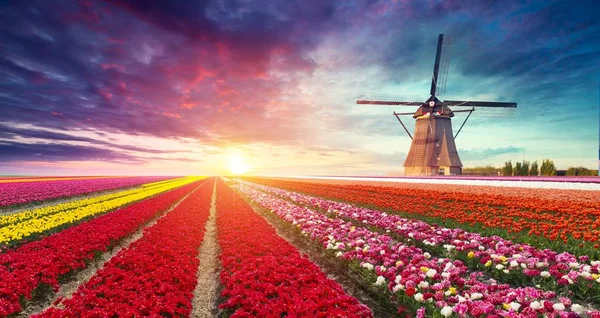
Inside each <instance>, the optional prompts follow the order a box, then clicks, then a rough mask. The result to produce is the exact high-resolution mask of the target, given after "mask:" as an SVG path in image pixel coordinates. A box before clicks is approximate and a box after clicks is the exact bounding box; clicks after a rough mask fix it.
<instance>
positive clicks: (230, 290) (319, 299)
mask: <svg viewBox="0 0 600 318" xmlns="http://www.w3.org/2000/svg"><path fill="white" fill-rule="evenodd" d="M217 227H218V229H219V230H218V242H219V245H220V247H221V255H220V261H221V268H222V269H221V274H220V278H221V284H222V285H223V292H222V294H221V295H222V296H223V297H224V298H225V299H226V300H225V301H224V302H223V303H221V304H220V306H219V308H220V309H223V310H226V311H228V312H230V313H231V316H230V317H283V316H286V317H333V316H338V317H339V316H344V317H371V316H372V314H371V312H370V310H369V308H368V307H366V306H364V305H361V304H360V303H359V302H358V301H357V300H356V299H355V298H353V297H351V296H349V295H347V294H346V293H345V292H344V291H343V289H342V288H341V286H340V285H339V284H337V283H336V282H334V281H332V280H330V279H328V278H327V275H325V274H324V273H323V272H322V271H321V270H320V269H319V268H318V267H317V266H316V265H315V264H314V263H312V262H311V261H310V260H308V259H307V258H306V257H303V256H301V255H300V253H299V252H298V250H296V249H295V248H294V247H293V246H292V245H290V244H289V243H287V242H286V241H284V240H283V239H282V238H280V237H279V236H278V235H277V233H276V232H275V229H273V228H272V227H271V226H270V225H269V224H268V223H267V222H266V221H265V220H264V219H262V218H261V217H259V216H258V215H257V214H255V212H254V211H253V210H252V208H251V207H250V206H249V205H248V204H247V203H246V202H244V200H242V199H241V198H240V197H239V196H237V194H235V193H234V192H233V191H232V190H231V189H230V188H229V187H227V186H226V185H225V184H224V183H223V181H218V183H217Z"/></svg>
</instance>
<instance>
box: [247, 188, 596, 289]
mask: <svg viewBox="0 0 600 318" xmlns="http://www.w3.org/2000/svg"><path fill="white" fill-rule="evenodd" d="M245 184H246V185H249V186H252V187H255V188H257V189H259V190H261V191H265V192H268V193H272V194H275V195H277V196H280V197H282V198H285V199H288V200H292V201H294V202H297V203H300V204H304V205H308V206H311V207H316V208H319V209H321V210H323V211H326V212H327V213H331V214H333V215H335V216H339V217H341V218H344V219H346V220H350V221H351V222H355V223H356V224H361V225H362V224H365V225H368V226H373V227H376V228H380V229H382V230H386V231H388V232H389V233H394V234H396V237H397V238H400V239H401V240H402V241H403V242H405V243H407V244H409V245H417V246H419V247H421V248H422V249H424V250H427V251H429V252H432V253H440V254H441V253H444V254H446V255H448V256H450V257H452V256H453V257H456V256H459V257H460V258H461V259H462V260H463V261H465V262H466V264H467V265H469V266H470V267H472V268H475V269H480V270H485V271H487V272H488V273H489V274H491V275H492V276H493V277H495V278H497V279H499V280H501V281H504V282H507V283H513V284H516V285H525V284H528V285H531V286H534V285H537V286H538V287H541V288H543V289H550V290H555V289H559V288H557V287H560V286H564V287H565V288H564V289H565V291H569V290H570V291H571V292H573V293H575V294H577V295H578V296H580V297H582V298H587V297H589V296H594V295H598V294H600V261H597V260H596V261H590V260H589V257H585V256H581V257H579V258H577V257H575V256H574V255H571V254H569V253H560V254H559V253H556V252H554V251H552V250H549V249H544V250H540V249H537V248H535V247H533V246H531V245H528V244H516V243H513V242H511V241H509V240H506V239H503V238H501V237H498V236H492V237H484V236H481V235H480V234H478V233H472V232H467V231H465V230H462V229H448V228H445V227H442V226H439V225H431V224H428V223H425V222H423V221H419V220H409V219H405V218H402V217H400V216H398V215H394V214H387V213H385V212H381V211H376V210H372V209H367V208H361V207H356V206H354V205H351V204H348V203H342V202H336V201H331V200H325V199H321V198H317V197H313V196H308V195H303V194H300V193H294V192H290V191H287V190H283V189H278V188H273V187H268V186H262V185H258V184H252V183H248V182H245ZM557 285H558V286H557ZM565 294H566V293H565ZM598 301H600V300H598Z"/></svg>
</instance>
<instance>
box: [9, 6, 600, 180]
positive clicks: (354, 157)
mask: <svg viewBox="0 0 600 318" xmlns="http://www.w3.org/2000/svg"><path fill="white" fill-rule="evenodd" d="M599 18H600V3H599V2H597V1H594V0H589V1H585V0H581V1H572V0H568V1H562V0H561V1H511V0H506V1H479V0H477V1H476V0H471V1H468V0H467V1H459V0H450V1H438V0H418V1H408V0H390V1H363V0H352V1H326V0H281V1H277V0H273V1H251V0H239V1H231V0H220V1H187V0H185V1H161V0H145V1H101V0H91V1H60V0H56V1H50V0H46V1H6V0H0V175H3V174H32V175H201V174H209V175H214V174H224V173H227V170H226V165H227V162H228V160H229V161H231V158H232V157H234V158H243V161H244V162H245V163H246V164H247V165H249V166H251V171H250V172H249V173H251V174H257V175H397V174H401V173H402V171H403V169H402V163H403V162H404V159H405V158H406V153H407V152H408V149H409V147H410V142H411V140H410V138H409V137H408V136H407V135H406V133H405V132H404V130H403V129H402V127H401V126H400V124H399V123H398V121H397V119H396V118H395V117H394V116H393V115H392V112H393V111H397V112H410V111H414V110H415V108H414V107H413V108H411V107H406V106H404V107H402V106H395V107H394V106H373V105H356V96H357V94H359V93H385V94H394V95H416V96H423V100H425V99H426V98H428V97H429V94H428V93H429V86H430V81H431V72H432V69H433V62H434V58H435V49H436V44H437V36H438V34H439V33H444V34H450V35H451V36H452V39H453V46H452V50H451V55H450V56H451V57H450V68H449V73H448V84H447V89H446V93H445V94H444V95H443V96H441V97H440V99H442V100H443V99H449V100H488V101H509V102H516V103H518V108H517V111H516V112H515V113H514V114H513V115H512V116H504V117H500V118H498V117H486V116H484V115H477V113H474V115H473V116H471V118H469V121H468V122H467V123H466V125H465V127H464V128H463V130H462V131H461V133H460V136H459V137H458V138H457V139H456V143H457V148H458V150H459V155H460V158H461V160H462V162H463V164H464V166H465V167H473V166H477V165H487V164H491V165H497V166H500V165H502V164H503V163H504V162H505V161H507V160H512V161H513V162H515V161H520V160H530V161H534V160H538V161H540V162H541V160H542V159H546V158H548V159H552V160H553V161H554V162H555V164H556V166H557V167H558V168H559V169H566V168H568V167H569V166H585V167H588V168H597V166H598V162H599V161H598V147H599V145H598V142H599V127H598V122H599V103H600V100H599V98H600V97H599V92H598V89H599V85H600V23H598V20H599ZM462 120H464V117H460V116H456V117H455V118H454V119H453V126H454V129H455V130H456V129H457V128H458V127H459V125H460V123H462ZM405 123H407V124H408V128H409V129H410V130H411V131H412V129H414V120H413V119H412V118H411V117H410V116H408V117H406V121H405Z"/></svg>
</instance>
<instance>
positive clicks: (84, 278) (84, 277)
mask: <svg viewBox="0 0 600 318" xmlns="http://www.w3.org/2000/svg"><path fill="white" fill-rule="evenodd" d="M204 184H205V182H203V183H201V184H200V185H198V186H197V187H196V188H195V189H194V190H192V191H190V192H189V193H188V194H186V195H185V196H184V197H183V198H181V199H180V200H178V201H177V202H175V203H174V204H173V205H172V206H171V207H170V208H169V209H167V210H166V211H164V212H162V213H161V214H159V215H157V216H156V217H154V218H153V219H152V220H150V221H149V222H148V223H146V224H145V225H143V226H142V227H140V229H138V230H137V231H135V232H134V233H133V234H131V235H129V236H128V237H126V238H124V239H123V240H122V241H121V242H120V243H119V244H117V245H116V246H115V247H113V248H112V249H110V250H109V251H107V252H106V253H104V254H102V255H101V256H100V257H99V258H98V259H95V260H94V261H92V262H91V263H90V264H89V265H88V266H87V267H86V268H85V269H84V270H82V271H80V272H78V273H77V274H75V276H74V277H73V278H72V279H71V280H70V281H69V282H68V283H65V284H62V285H61V286H60V289H59V291H58V292H57V293H54V294H53V295H52V296H50V297H48V298H47V299H44V300H42V301H40V302H38V303H32V304H30V305H29V306H28V307H27V308H24V309H23V311H21V312H20V313H19V315H17V317H29V316H31V315H35V314H39V313H41V312H43V311H44V310H46V309H48V308H50V307H54V305H53V303H54V301H56V300H57V299H58V298H61V297H62V298H65V299H68V298H71V296H72V295H73V293H75V291H77V289H78V288H79V286H81V285H84V284H85V283H87V282H88V281H89V280H90V279H91V278H92V277H93V276H94V275H96V272H97V271H99V270H100V269H102V268H103V267H104V264H106V262H108V261H110V259H111V258H113V257H114V256H115V255H117V253H119V251H121V249H124V248H127V247H128V246H129V245H130V244H132V243H133V242H135V241H137V240H139V239H140V238H141V237H142V236H143V234H144V230H145V229H146V228H149V227H151V226H153V225H154V224H156V222H158V220H160V219H161V218H163V217H164V216H166V215H167V214H168V213H169V212H171V211H173V210H174V209H175V208H176V207H177V206H178V205H179V204H180V203H181V202H183V201H184V200H185V199H187V198H188V197H189V196H190V195H192V194H193V193H194V192H196V190H198V189H200V187H202V186H204ZM56 307H60V304H59V305H57V306H56Z"/></svg>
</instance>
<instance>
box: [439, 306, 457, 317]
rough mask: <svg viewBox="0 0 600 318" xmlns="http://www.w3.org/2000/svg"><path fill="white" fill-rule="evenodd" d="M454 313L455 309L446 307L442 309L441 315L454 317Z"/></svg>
mask: <svg viewBox="0 0 600 318" xmlns="http://www.w3.org/2000/svg"><path fill="white" fill-rule="evenodd" d="M453 312H454V309H453V308H452V307H450V306H446V307H444V308H442V310H440V313H441V314H442V316H444V317H450V316H452V313H453Z"/></svg>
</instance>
